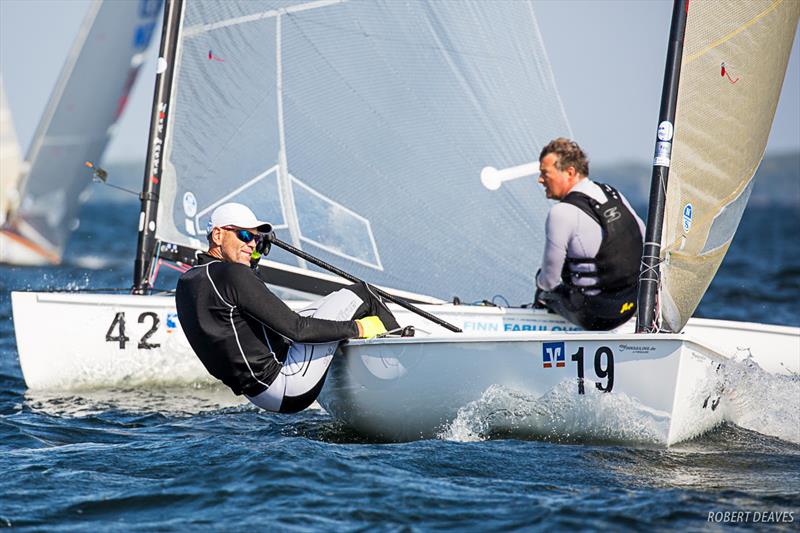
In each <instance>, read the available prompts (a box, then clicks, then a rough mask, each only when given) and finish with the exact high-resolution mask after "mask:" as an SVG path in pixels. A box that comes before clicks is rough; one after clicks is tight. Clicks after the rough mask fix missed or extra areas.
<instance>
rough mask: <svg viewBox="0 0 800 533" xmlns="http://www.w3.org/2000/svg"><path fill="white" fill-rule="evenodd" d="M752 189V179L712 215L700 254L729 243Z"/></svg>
mask: <svg viewBox="0 0 800 533" xmlns="http://www.w3.org/2000/svg"><path fill="white" fill-rule="evenodd" d="M752 191H753V179H752V178H751V179H750V183H748V184H747V186H746V187H745V188H744V189H743V190H742V192H741V193H740V194H739V196H737V197H736V198H734V199H733V201H731V202H730V203H729V204H728V205H726V206H724V207H723V208H722V210H721V211H720V212H719V213H717V216H716V217H714V222H712V223H711V230H709V232H708V237H707V238H706V244H705V245H704V246H703V250H702V251H701V252H700V255H703V254H707V253H710V252H713V251H715V250H717V249H718V248H720V247H721V246H724V245H725V244H727V243H729V242H730V241H731V239H733V235H734V233H736V228H737V227H739V221H740V220H742V214H743V213H744V208H745V207H747V200H748V199H750V193H751V192H752Z"/></svg>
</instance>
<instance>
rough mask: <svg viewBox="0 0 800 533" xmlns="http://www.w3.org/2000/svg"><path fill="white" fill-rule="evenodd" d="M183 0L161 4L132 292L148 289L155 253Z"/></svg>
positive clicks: (168, 0)
mask: <svg viewBox="0 0 800 533" xmlns="http://www.w3.org/2000/svg"><path fill="white" fill-rule="evenodd" d="M182 11H183V0H166V2H165V4H164V25H163V28H162V30H161V47H160V49H159V53H158V67H157V69H156V87H155V94H154V95H153V109H152V111H151V113H150V136H149V140H148V143H147V159H146V160H145V161H146V164H145V171H144V181H143V183H142V193H141V195H140V197H139V198H140V199H141V211H140V212H139V239H138V244H137V247H136V261H135V263H134V266H133V289H132V292H133V293H134V294H144V293H145V292H146V291H147V290H148V289H149V280H148V273H149V272H150V266H151V263H152V261H153V257H154V255H155V247H156V224H157V221H156V216H157V214H158V194H159V192H160V190H161V169H162V161H163V158H164V140H165V138H166V132H167V119H168V117H169V112H170V109H169V103H170V95H171V93H172V76H173V73H174V71H175V59H176V52H177V48H178V34H179V29H180V21H181V13H182Z"/></svg>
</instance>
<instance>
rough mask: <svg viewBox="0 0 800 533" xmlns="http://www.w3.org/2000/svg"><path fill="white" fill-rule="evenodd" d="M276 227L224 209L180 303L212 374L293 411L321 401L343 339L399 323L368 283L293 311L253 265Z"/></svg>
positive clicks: (184, 323)
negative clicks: (261, 240)
mask: <svg viewBox="0 0 800 533" xmlns="http://www.w3.org/2000/svg"><path fill="white" fill-rule="evenodd" d="M271 231H272V226H271V225H270V224H269V222H265V221H262V220H258V219H257V218H256V216H255V214H253V212H252V211H251V210H250V209H249V208H248V207H247V206H245V205H243V204H239V203H226V204H223V205H221V206H219V207H217V208H216V209H215V210H214V212H213V213H212V214H211V220H210V221H209V224H208V244H209V249H208V252H207V253H203V254H200V255H199V256H198V260H197V264H196V266H195V267H194V268H192V269H190V270H188V271H187V272H186V273H184V274H183V275H182V276H181V277H180V280H179V281H178V286H177V289H176V292H175V303H176V306H177V310H178V318H179V320H180V323H181V327H182V328H183V331H184V333H185V334H186V338H187V339H188V340H189V344H190V345H191V346H192V349H193V350H194V352H195V353H196V354H197V356H198V357H199V358H200V361H202V363H203V365H205V367H206V369H207V370H208V371H209V373H211V374H212V375H213V376H214V377H216V378H217V379H219V380H221V381H222V382H223V383H225V384H226V385H227V386H228V387H230V388H231V390H233V392H234V393H235V394H244V395H245V396H246V397H247V398H248V399H249V400H250V401H251V402H252V403H254V404H255V405H258V406H259V407H261V408H263V409H267V410H270V411H276V412H282V413H293V412H297V411H301V410H302V409H305V408H306V407H308V406H309V405H311V403H312V402H313V401H314V400H315V399H316V397H317V395H318V394H319V391H320V390H321V389H322V385H323V383H324V380H325V375H326V374H327V371H328V367H329V366H330V363H331V361H332V359H333V355H334V353H335V352H336V348H337V347H338V345H339V343H340V342H341V341H343V340H346V339H349V338H370V337H374V336H376V335H379V334H382V333H385V332H386V327H388V328H389V329H390V330H393V329H399V328H400V326H399V324H398V323H397V321H396V320H395V318H394V316H392V314H391V312H390V311H389V309H388V308H387V307H386V305H385V304H384V303H383V302H382V301H381V300H380V299H379V298H378V297H377V296H376V295H375V294H374V293H373V292H372V291H371V290H370V289H369V287H368V286H367V285H366V284H357V285H352V286H350V287H347V288H345V289H341V290H338V291H336V292H334V293H331V294H329V295H328V296H326V297H324V298H323V299H322V300H320V301H318V302H315V303H314V304H312V305H310V306H309V307H308V308H307V309H306V310H304V311H301V312H300V313H295V312H294V311H292V310H291V309H290V308H289V307H288V306H287V305H286V304H285V303H284V302H283V301H281V299H280V298H278V297H277V296H276V295H275V294H273V293H272V292H271V291H270V290H269V289H268V288H267V285H266V283H265V282H264V280H262V279H261V278H260V277H259V276H258V275H257V273H256V272H255V271H254V270H252V269H251V268H249V265H250V258H251V255H252V254H253V252H254V251H255V247H256V242H257V240H258V239H259V238H260V237H261V236H262V235H265V234H267V233H269V232H271ZM354 319H355V320H354Z"/></svg>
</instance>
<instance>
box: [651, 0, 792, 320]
mask: <svg viewBox="0 0 800 533" xmlns="http://www.w3.org/2000/svg"><path fill="white" fill-rule="evenodd" d="M798 16H800V2H798V1H796V0H748V1H747V2H741V1H738V0H731V1H723V0H692V2H691V3H689V11H688V17H687V25H686V38H685V40H684V50H683V62H682V67H681V77H680V88H679V93H678V104H677V116H676V118H675V129H674V132H675V133H674V135H675V137H674V142H673V150H672V163H671V167H670V175H669V185H668V188H667V206H666V213H665V221H664V228H663V232H662V245H663V252H664V254H665V256H664V257H665V262H664V264H662V267H661V272H662V287H661V299H660V305H661V317H662V321H663V323H662V326H665V327H667V328H668V329H670V330H672V331H680V330H681V329H682V328H683V326H684V324H686V321H687V320H688V319H689V317H690V316H691V315H692V313H693V312H694V310H695V309H696V307H697V305H698V304H699V302H700V299H701V298H702V297H703V294H704V293H705V291H706V289H707V288H708V286H709V284H710V283H711V280H712V279H713V277H714V275H715V274H716V272H717V269H718V268H719V265H720V263H721V262H722V259H723V257H724V256H725V253H726V252H727V250H728V247H729V246H730V243H731V240H732V239H733V236H734V233H735V232H736V228H737V227H738V225H739V221H740V220H741V217H742V213H743V211H744V208H745V205H746V204H747V200H748V198H749V197H750V192H751V191H752V188H753V180H752V178H753V175H754V174H755V171H756V169H757V168H758V165H759V163H760V162H761V159H762V157H763V155H764V150H765V147H766V144H767V138H768V136H769V132H770V128H771V127H772V120H773V118H774V116H775V108H776V106H777V103H778V97H779V96H780V92H781V86H782V84H783V79H784V74H785V72H786V65H787V63H788V60H789V54H790V51H791V48H792V41H793V39H794V36H795V31H796V28H797V21H798ZM660 134H663V135H666V132H661V133H660Z"/></svg>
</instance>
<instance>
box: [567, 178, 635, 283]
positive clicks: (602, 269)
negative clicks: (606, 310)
mask: <svg viewBox="0 0 800 533" xmlns="http://www.w3.org/2000/svg"><path fill="white" fill-rule="evenodd" d="M595 183H597V182H595ZM597 185H598V186H599V187H600V188H601V189H602V190H603V192H604V193H605V195H606V202H605V203H602V204H601V203H600V202H598V201H597V200H595V199H594V198H592V197H590V196H588V195H586V194H584V193H582V192H577V191H574V192H571V193H569V194H567V195H566V196H565V197H564V198H563V199H562V200H561V201H562V202H564V203H567V204H570V205H574V206H575V207H577V208H578V209H580V210H581V211H583V212H584V213H586V214H587V215H588V216H589V217H591V218H592V220H594V221H595V222H597V223H598V224H599V225H600V228H601V230H602V232H603V240H602V241H601V243H600V250H598V252H597V256H596V257H594V258H573V257H568V258H567V259H566V261H564V268H563V269H562V271H561V279H562V282H563V283H564V285H566V286H567V287H569V288H574V289H578V290H584V289H600V291H602V292H604V293H610V292H616V291H621V290H624V289H628V288H630V287H633V286H635V285H636V284H637V282H638V279H639V265H640V262H641V259H642V248H643V243H642V234H641V231H640V230H639V224H638V223H637V222H636V218H635V216H634V215H633V213H632V212H631V210H630V209H628V207H627V206H626V205H625V204H624V203H623V201H622V198H621V197H620V195H619V193H618V192H617V190H616V189H614V188H613V187H611V186H610V185H606V184H605V183H597ZM576 264H593V265H595V266H596V268H597V272H575V271H573V270H572V269H571V268H570V265H576ZM581 277H597V279H598V282H597V285H593V286H591V287H583V286H577V285H575V283H574V280H576V279H578V278H581Z"/></svg>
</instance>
